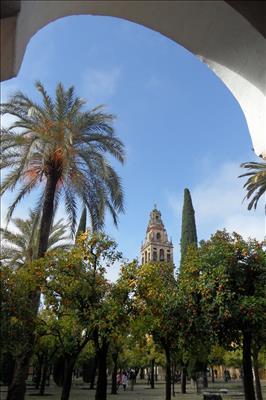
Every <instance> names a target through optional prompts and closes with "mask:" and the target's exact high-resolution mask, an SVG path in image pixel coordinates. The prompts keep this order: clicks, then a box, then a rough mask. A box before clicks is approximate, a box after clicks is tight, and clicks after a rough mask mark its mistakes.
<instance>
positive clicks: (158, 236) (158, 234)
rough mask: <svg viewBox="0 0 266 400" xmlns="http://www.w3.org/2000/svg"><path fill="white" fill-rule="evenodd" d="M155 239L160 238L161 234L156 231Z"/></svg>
mask: <svg viewBox="0 0 266 400" xmlns="http://www.w3.org/2000/svg"><path fill="white" fill-rule="evenodd" d="M156 239H157V240H160V239H161V234H160V233H159V232H158V233H156Z"/></svg>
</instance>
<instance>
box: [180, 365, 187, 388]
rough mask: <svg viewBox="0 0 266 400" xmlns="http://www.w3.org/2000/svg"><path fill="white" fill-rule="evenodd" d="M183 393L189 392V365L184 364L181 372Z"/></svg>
mask: <svg viewBox="0 0 266 400" xmlns="http://www.w3.org/2000/svg"><path fill="white" fill-rule="evenodd" d="M181 393H183V394H184V393H187V367H186V365H184V366H183V367H182V374H181Z"/></svg>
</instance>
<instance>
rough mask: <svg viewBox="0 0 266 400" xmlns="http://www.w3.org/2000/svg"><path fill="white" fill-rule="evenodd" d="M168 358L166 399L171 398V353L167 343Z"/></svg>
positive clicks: (166, 366) (166, 354) (169, 399)
mask: <svg viewBox="0 0 266 400" xmlns="http://www.w3.org/2000/svg"><path fill="white" fill-rule="evenodd" d="M164 352H165V359H166V365H165V369H166V375H165V400H171V355H170V349H169V347H168V346H167V345H165V346H164Z"/></svg>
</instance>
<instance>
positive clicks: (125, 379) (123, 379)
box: [122, 371, 127, 391]
mask: <svg viewBox="0 0 266 400" xmlns="http://www.w3.org/2000/svg"><path fill="white" fill-rule="evenodd" d="M122 385H123V389H124V391H125V390H126V388H127V374H126V372H125V371H124V372H123V375H122Z"/></svg>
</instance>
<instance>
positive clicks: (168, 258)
mask: <svg viewBox="0 0 266 400" xmlns="http://www.w3.org/2000/svg"><path fill="white" fill-rule="evenodd" d="M170 260H171V257H170V254H167V262H170Z"/></svg>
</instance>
